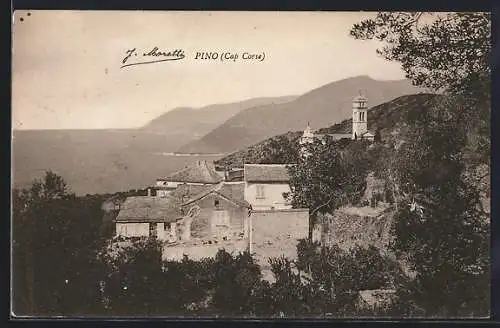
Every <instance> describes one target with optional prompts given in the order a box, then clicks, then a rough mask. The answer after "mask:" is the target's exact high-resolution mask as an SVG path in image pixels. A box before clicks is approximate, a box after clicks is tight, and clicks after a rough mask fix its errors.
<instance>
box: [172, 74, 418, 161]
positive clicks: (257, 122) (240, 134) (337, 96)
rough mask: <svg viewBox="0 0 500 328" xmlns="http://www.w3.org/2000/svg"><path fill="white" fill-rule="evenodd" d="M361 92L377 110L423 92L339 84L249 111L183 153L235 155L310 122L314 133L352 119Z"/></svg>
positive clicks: (391, 85)
mask: <svg viewBox="0 0 500 328" xmlns="http://www.w3.org/2000/svg"><path fill="white" fill-rule="evenodd" d="M360 91H361V92H362V93H363V94H364V95H365V96H367V97H368V101H369V105H370V106H376V105H379V104H381V103H384V102H387V101H389V100H392V99H394V98H396V97H399V96H402V95H407V94H414V93H418V92H420V91H421V89H419V88H416V87H414V86H412V85H411V83H410V82H409V81H407V80H398V81H377V80H374V79H371V78H370V77H368V76H359V77H353V78H348V79H344V80H340V81H336V82H333V83H330V84H327V85H325V86H322V87H320V88H317V89H314V90H312V91H310V92H307V93H305V94H304V95H302V96H300V97H298V98H297V99H295V100H293V101H291V102H288V103H283V104H273V105H263V106H256V107H253V108H248V109H245V110H243V111H241V112H240V113H238V114H236V115H235V116H233V117H231V118H230V119H229V120H227V121H226V122H225V123H224V124H222V125H221V126H219V127H218V128H216V129H214V130H213V131H212V132H210V133H208V134H207V135H206V136H204V137H203V138H201V139H199V140H197V141H195V142H192V143H189V144H187V145H185V146H183V147H181V148H180V149H179V151H181V152H194V153H205V152H231V151H235V150H237V149H240V148H243V147H246V146H249V145H252V144H254V143H256V142H259V141H261V140H264V139H266V138H268V137H271V136H274V135H278V134H282V133H286V132H287V131H295V130H302V129H304V128H305V126H306V125H307V123H308V122H309V123H310V125H311V127H312V128H313V129H318V128H322V127H327V126H329V125H332V124H335V123H338V122H340V121H342V120H344V119H346V118H348V117H350V116H351V113H352V99H353V98H354V97H355V96H356V95H357V94H358V93H359V92H360Z"/></svg>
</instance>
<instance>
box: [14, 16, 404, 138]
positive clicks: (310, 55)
mask: <svg viewBox="0 0 500 328" xmlns="http://www.w3.org/2000/svg"><path fill="white" fill-rule="evenodd" d="M374 15H375V13H361V12H359V13H358V12H321V13H320V12H316V13H315V12H303V13H300V12H158V11H155V12H144V11H126V12H120V11H115V12H112V11H106V12H105V11H101V12H99V11H30V12H27V11H16V12H15V13H14V16H13V56H12V58H13V59H12V125H13V128H14V129H104V128H134V127H140V126H142V125H144V124H146V123H148V122H149V121H150V120H151V119H153V118H155V117H158V116H159V115H161V114H163V113H165V112H167V111H169V110H171V109H174V108H176V107H201V106H205V105H209V104H217V103H228V102H234V101H241V100H245V99H250V98H255V97H272V96H287V95H300V94H303V93H305V92H307V91H309V90H312V89H314V88H317V87H320V86H322V85H325V84H328V83H331V82H333V81H337V80H341V79H344V78H348V77H353V76H359V75H368V76H370V77H372V78H374V79H378V80H396V79H402V78H404V73H403V71H402V70H401V67H400V65H399V64H398V63H393V62H388V61H386V60H384V59H383V58H381V57H379V56H378V55H377V54H376V52H375V50H376V49H377V48H378V47H380V46H381V45H380V44H377V43H376V41H361V40H355V39H354V38H352V37H350V36H349V30H350V28H351V26H352V25H353V24H354V23H356V22H359V21H360V20H362V19H364V18H368V17H370V16H374ZM21 19H22V20H21ZM154 47H158V50H159V51H165V52H169V51H174V50H176V49H181V50H183V52H184V54H185V58H184V59H182V60H177V61H166V62H160V63H153V64H148V65H136V66H129V67H126V68H120V67H121V65H122V60H123V58H124V57H125V55H126V51H127V50H128V49H132V48H135V49H136V51H137V52H138V53H139V56H140V55H141V54H142V53H143V52H149V51H150V50H151V49H153V48H154ZM197 52H217V53H218V54H219V55H220V54H221V53H226V52H229V53H231V54H238V55H239V58H238V60H236V61H221V60H197V59H195V57H196V53H197ZM244 52H248V53H251V54H261V55H264V56H265V58H264V60H262V61H258V60H243V59H242V58H241V56H242V54H243V53H244ZM130 60H133V57H132V58H131V59H130ZM130 60H129V61H130Z"/></svg>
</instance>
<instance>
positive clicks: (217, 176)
mask: <svg viewBox="0 0 500 328" xmlns="http://www.w3.org/2000/svg"><path fill="white" fill-rule="evenodd" d="M491 65H492V55H491V14H490V13H488V12H370V11H367V12H363V11H360V12H358V11H352V12H347V11H346V12H334V11H331V12H306V11H304V12H278V11H273V12H271V11H262V12H257V11H256V12H250V11H92V10H87V11H78V10H16V11H15V12H14V13H13V15H12V106H11V107H12V113H11V117H12V122H11V124H12V134H11V136H12V152H11V191H12V193H11V197H12V198H11V250H10V254H11V259H10V260H11V272H10V277H11V278H10V285H11V288H10V316H11V319H25V318H29V319H33V318H166V319H169V318H172V319H179V318H180V319H200V320H203V319H214V318H219V319H226V318H227V319H242V320H249V319H250V320H268V319H311V320H313V319H346V320H347V319H364V318H379V319H382V318H385V319H396V320H398V319H407V318H409V319H462V318H465V319H488V318H490V316H491V310H490V308H491V304H490V303H491V302H490V289H491V287H490V281H491V269H490V266H491V263H490V262H491V261H490V222H491V215H490V201H491V191H490V180H491V117H490V115H491V91H490V89H491V82H490V81H491Z"/></svg>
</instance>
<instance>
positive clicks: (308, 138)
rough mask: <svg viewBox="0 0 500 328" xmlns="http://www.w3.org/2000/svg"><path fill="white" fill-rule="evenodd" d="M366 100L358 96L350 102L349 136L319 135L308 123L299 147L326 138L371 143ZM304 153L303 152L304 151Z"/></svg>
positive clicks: (335, 134) (337, 134)
mask: <svg viewBox="0 0 500 328" xmlns="http://www.w3.org/2000/svg"><path fill="white" fill-rule="evenodd" d="M367 103H368V100H367V98H366V97H364V96H362V95H359V96H357V97H356V98H354V99H353V102H352V132H351V133H349V134H345V133H344V134H341V133H333V134H319V133H315V132H314V131H313V130H312V129H311V127H310V126H309V123H308V124H307V127H306V129H305V130H304V133H303V135H302V137H301V138H300V140H299V144H300V146H301V147H304V146H305V145H306V144H311V143H313V142H314V139H319V140H324V139H325V137H326V136H328V137H330V138H332V139H334V140H338V139H345V138H350V139H353V140H357V139H364V140H370V141H373V140H374V138H375V135H374V134H373V133H371V132H370V131H368V106H367ZM304 151H305V150H304Z"/></svg>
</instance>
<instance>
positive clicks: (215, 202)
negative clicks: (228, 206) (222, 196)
mask: <svg viewBox="0 0 500 328" xmlns="http://www.w3.org/2000/svg"><path fill="white" fill-rule="evenodd" d="M214 206H215V208H216V209H218V208H219V200H218V199H216V200H214Z"/></svg>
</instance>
